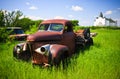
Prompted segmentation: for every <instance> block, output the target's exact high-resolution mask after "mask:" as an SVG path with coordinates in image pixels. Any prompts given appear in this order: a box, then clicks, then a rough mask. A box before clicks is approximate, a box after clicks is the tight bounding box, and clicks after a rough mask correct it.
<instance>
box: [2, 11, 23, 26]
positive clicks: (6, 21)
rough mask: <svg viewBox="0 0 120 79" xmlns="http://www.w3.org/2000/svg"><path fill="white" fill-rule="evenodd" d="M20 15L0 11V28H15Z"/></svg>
mask: <svg viewBox="0 0 120 79" xmlns="http://www.w3.org/2000/svg"><path fill="white" fill-rule="evenodd" d="M22 15H23V13H22V12H21V11H12V12H9V11H7V10H0V27H4V26H6V27H15V26H16V25H17V22H18V20H19V18H20V17H21V16H22Z"/></svg>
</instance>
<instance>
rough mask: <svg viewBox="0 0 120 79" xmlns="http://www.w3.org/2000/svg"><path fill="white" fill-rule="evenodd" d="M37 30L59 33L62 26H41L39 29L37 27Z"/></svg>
mask: <svg viewBox="0 0 120 79" xmlns="http://www.w3.org/2000/svg"><path fill="white" fill-rule="evenodd" d="M39 30H42V31H58V32H60V31H62V30H63V24H58V23H51V24H41V25H40V27H39Z"/></svg>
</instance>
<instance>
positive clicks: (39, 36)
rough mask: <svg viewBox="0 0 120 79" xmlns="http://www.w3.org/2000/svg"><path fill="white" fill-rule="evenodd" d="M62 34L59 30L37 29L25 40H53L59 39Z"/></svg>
mask: <svg viewBox="0 0 120 79" xmlns="http://www.w3.org/2000/svg"><path fill="white" fill-rule="evenodd" d="M61 39H62V36H61V33H60V32H49V31H42V32H40V31H38V32H37V33H35V34H32V35H29V36H28V37H27V41H55V40H61Z"/></svg>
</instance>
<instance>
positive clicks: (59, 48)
mask: <svg viewBox="0 0 120 79" xmlns="http://www.w3.org/2000/svg"><path fill="white" fill-rule="evenodd" d="M50 52H51V54H52V57H53V58H54V57H57V56H58V55H60V54H63V53H66V54H68V47H67V46H65V45H59V44H53V45H51V46H50Z"/></svg>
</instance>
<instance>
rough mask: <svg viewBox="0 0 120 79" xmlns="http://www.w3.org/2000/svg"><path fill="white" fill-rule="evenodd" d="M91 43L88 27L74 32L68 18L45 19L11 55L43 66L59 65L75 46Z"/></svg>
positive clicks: (73, 51)
mask: <svg viewBox="0 0 120 79" xmlns="http://www.w3.org/2000/svg"><path fill="white" fill-rule="evenodd" d="M91 44H93V39H92V37H91V36H90V29H89V28H87V29H84V30H78V31H77V32H74V31H73V26H72V23H71V22H70V21H69V20H64V19H52V20H45V21H43V22H42V23H41V24H40V25H39V28H38V31H37V32H36V33H34V34H31V35H28V36H27V40H26V42H24V43H20V44H17V45H16V46H15V47H14V50H13V56H14V57H16V58H18V59H23V60H31V61H32V63H33V64H38V65H43V66H51V65H59V64H60V63H61V62H62V61H64V59H66V58H67V57H70V56H71V55H72V54H74V53H75V48H76V46H78V45H81V46H86V45H91Z"/></svg>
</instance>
